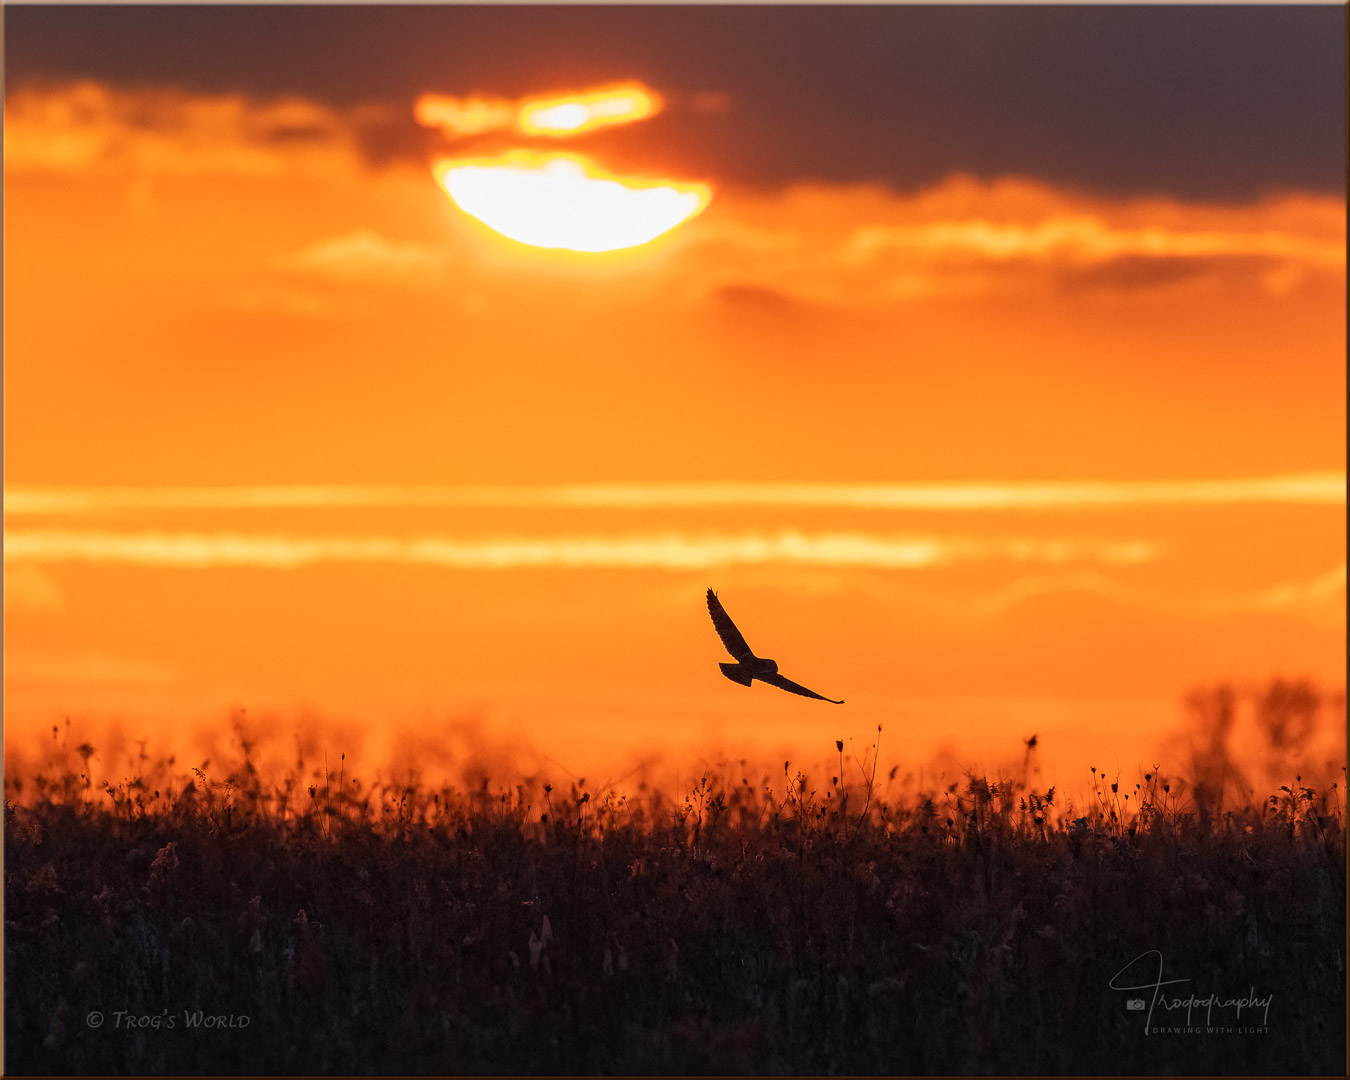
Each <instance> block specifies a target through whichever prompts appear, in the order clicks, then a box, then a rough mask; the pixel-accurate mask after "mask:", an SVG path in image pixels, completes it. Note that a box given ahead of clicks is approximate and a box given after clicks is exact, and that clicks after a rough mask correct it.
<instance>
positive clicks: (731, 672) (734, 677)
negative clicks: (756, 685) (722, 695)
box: [717, 664, 752, 686]
mask: <svg viewBox="0 0 1350 1080" xmlns="http://www.w3.org/2000/svg"><path fill="white" fill-rule="evenodd" d="M717 666H718V667H720V668H721V669H722V674H723V675H725V676H726V677H727V678H728V679H730V680H731V681H732V682H734V683H740V684H741V685H742V686H749V685H750V681H751V678H752V676H751V675H750V673H749V672H748V671H746V670H745V665H744V664H718V665H717Z"/></svg>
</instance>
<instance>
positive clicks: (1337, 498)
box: [4, 472, 1346, 516]
mask: <svg viewBox="0 0 1350 1080" xmlns="http://www.w3.org/2000/svg"><path fill="white" fill-rule="evenodd" d="M1345 502H1346V475H1345V473H1343V472H1313V473H1298V474H1289V475H1284V476H1264V477H1248V478H1240V479H1229V480H1159V481H1081V482H1076V481H1047V482H1040V483H1037V482H1023V481H1017V482H1004V483H957V484H852V483H845V484H820V483H802V484H790V483H762V484H735V483H726V484H716V483H706V484H665V483H652V484H561V485H552V486H518V487H489V486H459V487H404V486H387V487H383V486H382V487H374V486H370V487H363V486H349V485H348V486H343V485H333V486H322V485H295V486H254V487H195V488H188V487H182V488H168V487H166V488H132V487H105V488H73V487H72V488H57V487H38V486H16V487H11V488H7V489H6V490H5V502H4V512H5V514H6V516H19V515H82V514H98V513H107V512H119V511H137V510H245V509H303V508H313V509H333V508H372V509H373V508H411V507H443V508H450V507H505V508H538V509H548V508H566V507H596V508H599V507H606V508H632V509H644V508H661V507H681V508H697V507H750V506H753V507H800V508H819V509H831V508H850V509H860V510H865V509H874V510H947V511H979V510H1050V509H1083V508H1092V507H1100V508H1107V507H1133V506H1166V505H1175V506H1185V505H1225V504H1240V503H1301V504H1309V505H1324V506H1344V505H1345Z"/></svg>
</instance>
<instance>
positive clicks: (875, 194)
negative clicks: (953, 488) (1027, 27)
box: [685, 176, 1346, 306]
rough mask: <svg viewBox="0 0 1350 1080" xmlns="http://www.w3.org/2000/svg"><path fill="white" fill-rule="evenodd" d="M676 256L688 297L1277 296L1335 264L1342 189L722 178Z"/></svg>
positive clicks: (861, 301) (1328, 276)
mask: <svg viewBox="0 0 1350 1080" xmlns="http://www.w3.org/2000/svg"><path fill="white" fill-rule="evenodd" d="M692 243H693V246H694V250H692V251H690V252H689V253H688V255H687V258H688V263H687V265H686V267H685V269H686V271H687V272H688V273H689V275H690V277H689V279H688V280H689V285H688V288H689V289H690V290H692V291H693V292H694V294H696V295H709V294H717V293H720V292H722V291H723V290H725V289H728V288H735V287H740V288H746V287H750V288H758V289H761V290H768V291H771V292H775V293H779V294H781V295H783V296H786V297H790V298H792V299H794V300H798V301H801V302H807V303H812V304H819V305H827V306H839V305H843V306H858V305H874V304H877V303H893V302H896V301H904V300H914V299H922V298H925V297H934V296H978V295H985V294H998V293H1005V294H1006V293H1009V292H1015V293H1021V292H1034V293H1039V294H1042V295H1045V296H1047V297H1052V296H1055V295H1057V294H1060V293H1063V292H1065V291H1066V290H1075V291H1082V290H1084V289H1089V290H1097V291H1104V292H1116V293H1131V294H1137V293H1141V292H1144V293H1154V294H1160V295H1169V290H1176V289H1189V288H1191V287H1192V286H1194V285H1195V284H1196V283H1205V282H1207V283H1211V284H1214V285H1230V286H1231V285H1234V284H1238V283H1242V282H1251V283H1254V284H1255V285H1256V286H1257V287H1258V288H1260V289H1262V290H1264V291H1266V292H1268V293H1271V294H1274V295H1281V294H1284V293H1287V292H1290V291H1292V290H1294V289H1296V288H1298V287H1300V286H1301V285H1303V284H1305V283H1306V282H1309V281H1316V280H1323V281H1328V280H1329V281H1337V280H1340V279H1343V277H1344V275H1345V259H1346V211H1345V204H1344V200H1337V199H1335V198H1331V197H1324V196H1313V195H1304V194H1287V195H1279V196H1271V197H1269V198H1266V199H1263V200H1261V201H1259V202H1256V203H1253V204H1248V205H1234V206H1222V205H1209V204H1192V203H1183V202H1179V201H1177V200H1175V199H1163V198H1157V199H1130V200H1111V199H1105V198H1093V197H1088V196H1085V195H1079V194H1074V193H1071V192H1065V191H1060V190H1058V189H1056V188H1054V187H1051V186H1050V185H1048V184H1043V183H1039V182H1037V181H1033V180H1023V179H1010V178H1005V179H995V180H989V181H982V180H976V179H973V178H971V177H966V176H953V177H950V178H949V179H947V180H945V181H943V182H942V183H939V184H936V185H934V186H932V187H930V188H928V189H925V190H923V191H919V192H916V193H914V194H909V195H900V194H897V193H894V192H891V191H888V190H886V189H884V188H881V187H879V186H860V185H835V186H827V185H820V184H801V185H795V186H792V187H789V188H787V189H785V190H783V191H780V192H762V191H756V192H750V191H734V190H727V191H724V192H722V193H720V194H719V202H718V210H717V212H716V213H715V214H710V215H705V217H704V219H703V220H701V221H700V222H699V225H698V228H697V230H695V231H694V233H693V234H692Z"/></svg>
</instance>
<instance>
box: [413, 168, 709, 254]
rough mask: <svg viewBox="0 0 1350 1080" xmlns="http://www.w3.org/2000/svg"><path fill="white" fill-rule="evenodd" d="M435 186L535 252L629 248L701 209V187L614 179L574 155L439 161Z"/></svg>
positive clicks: (704, 201)
mask: <svg viewBox="0 0 1350 1080" xmlns="http://www.w3.org/2000/svg"><path fill="white" fill-rule="evenodd" d="M434 171H435V174H436V179H437V181H438V182H439V183H440V184H441V186H442V187H444V188H445V190H446V192H447V193H448V194H449V195H450V198H451V199H453V200H454V201H455V205H456V206H458V207H459V208H460V209H461V210H463V211H464V212H465V213H466V214H470V215H472V216H473V217H475V218H477V219H478V220H479V221H481V222H482V223H483V224H484V225H486V226H488V227H489V228H490V229H493V230H495V231H496V232H499V233H501V234H502V235H503V236H507V237H510V238H511V239H512V240H519V241H520V242H521V243H522V244H529V245H531V246H533V247H542V248H565V249H567V250H570V251H589V252H598V251H617V250H619V249H621V248H629V247H636V246H637V245H639V244H645V243H647V241H649V240H653V239H655V238H656V237H658V236H660V235H661V234H662V233H664V232H667V231H668V230H670V229H673V228H674V227H675V226H676V225H678V224H680V222H682V221H687V220H688V219H689V218H691V217H693V216H694V215H695V214H698V213H699V212H700V211H702V210H703V208H704V207H706V206H707V205H708V201H709V199H710V198H711V197H712V195H711V192H710V191H709V189H708V188H707V186H706V185H704V184H690V183H682V182H679V181H675V180H648V179H642V178H636V177H623V178H620V177H617V176H614V175H613V174H611V173H608V172H606V171H605V170H603V169H601V168H599V167H598V166H596V165H595V164H593V163H592V162H590V161H589V160H588V159H586V158H584V157H581V156H580V155H576V154H544V155H540V154H534V153H530V152H528V151H517V152H514V153H510V154H507V155H505V156H503V157H502V158H500V159H497V160H495V161H473V162H467V161H466V162H460V161H441V162H439V163H438V164H437V165H436V167H435V170H434Z"/></svg>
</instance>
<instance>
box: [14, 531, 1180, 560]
mask: <svg viewBox="0 0 1350 1080" xmlns="http://www.w3.org/2000/svg"><path fill="white" fill-rule="evenodd" d="M1156 556H1157V549H1156V547H1155V546H1154V545H1153V544H1150V543H1148V542H1146V541H1141V540H1125V541H1114V540H1112V541H1108V540H1090V539H1089V540H1073V539H1053V540H1042V539H1029V538H1020V537H1013V538H1004V539H969V538H964V537H955V538H947V537H887V536H876V535H869V534H860V533H821V534H816V535H807V534H804V533H801V532H797V531H795V530H784V531H782V532H777V533H748V534H740V535H701V536H694V535H685V534H680V533H666V534H659V535H644V536H614V537H604V536H589V537H586V536H581V537H545V538H511V537H507V538H501V539H491V540H456V539H451V538H446V537H417V538H389V537H302V536H286V535H271V536H267V535H250V534H242V533H165V532H148V531H147V532H108V531H95V530H89V531H79V530H37V529H35V530H8V531H6V533H5V562H6V563H64V562H90V563H123V564H135V565H142V566H162V567H197V568H202V567H211V566H256V567H270V568H277V569H285V568H292V567H298V566H307V565H312V564H315V563H328V562H340V563H391V564H414V565H429V566H444V567H451V568H457V569H512V568H523V567H564V568H565V567H615V568H620V567H634V568H636V567H641V568H657V569H670V570H695V569H704V568H708V567H715V566H736V565H756V564H761V563H800V564H808V565H812V564H813V565H824V566H857V567H878V568H886V569H920V568H923V567H931V566H943V565H949V564H952V563H958V562H971V561H984V560H997V559H1003V560H1010V561H1013V562H1046V563H1066V562H1074V561H1083V560H1086V561H1090V562H1101V563H1107V564H1114V565H1120V564H1125V565H1130V564H1135V563H1140V562H1147V561H1150V560H1152V559H1154V558H1155V557H1156Z"/></svg>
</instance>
